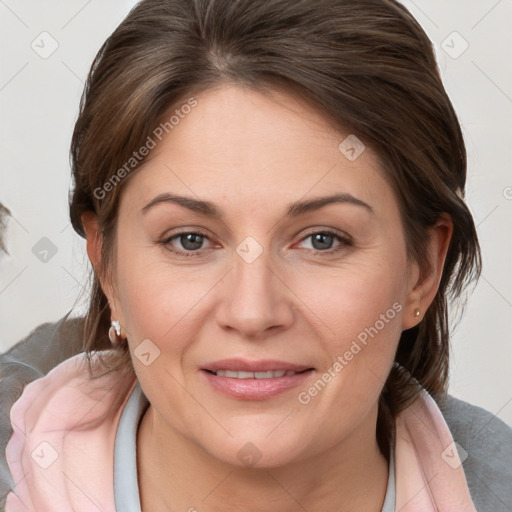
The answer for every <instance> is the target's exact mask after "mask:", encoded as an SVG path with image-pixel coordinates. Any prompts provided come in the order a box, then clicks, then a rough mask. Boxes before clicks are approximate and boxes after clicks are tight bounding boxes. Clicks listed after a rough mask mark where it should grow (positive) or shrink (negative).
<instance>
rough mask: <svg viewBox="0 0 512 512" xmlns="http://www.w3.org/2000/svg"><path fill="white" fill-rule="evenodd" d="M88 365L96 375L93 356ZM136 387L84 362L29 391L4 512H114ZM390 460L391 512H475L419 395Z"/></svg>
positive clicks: (13, 444)
mask: <svg viewBox="0 0 512 512" xmlns="http://www.w3.org/2000/svg"><path fill="white" fill-rule="evenodd" d="M92 362H93V371H96V369H99V368H100V367H101V365H102V363H101V360H100V359H99V357H98V353H94V354H93V357H92ZM135 384H136V381H135V379H134V378H133V377H131V376H128V377H124V378H123V377H121V378H120V377H119V375H118V374H117V373H111V374H108V375H106V376H103V377H100V378H99V379H96V380H91V379H90V378H89V374H88V370H87V365H86V359H85V357H84V354H78V355H76V356H73V357H71V358H70V359H67V360H66V361H64V362H62V363H61V364H59V365H58V366H57V367H55V368H54V369H53V370H52V371H50V372H49V373H48V375H46V376H45V377H42V378H40V379H37V380H35V381H33V382H31V383H30V384H28V385H27V386H26V387H25V389H24V391H23V394H22V395H21V397H20V398H19V399H18V400H17V401H16V402H15V404H14V405H13V407H12V408H11V412H10V418H11V424H12V427H13V435H12V437H11V439H10V440H9V442H8V444H7V448H6V457H7V462H8V464H9V467H10V470H11V473H12V476H13V478H14V481H15V482H16V488H15V489H14V491H11V492H10V493H9V495H8V496H7V500H6V507H5V511H6V512H64V511H66V512H67V511H70V510H73V511H76V512H97V511H98V510H101V511H103V512H115V510H116V508H115V504H114V471H113V461H114V442H115V437H116V431H117V426H118V424H119V419H120V416H121V413H122V411H123V408H124V406H125V404H126V401H127V399H128V397H129V396H130V393H131V391H132V390H133V388H134V386H135ZM112 406H114V407H112ZM394 457H395V482H396V510H398V511H400V512H434V511H439V512H476V508H475V506H474V504H473V502H472V500H471V497H470V494H469V490H468V486H467V483H466V479H465V476H464V471H463V469H462V466H461V461H460V458H459V454H458V451H457V448H456V445H455V444H454V441H453V438H452V436H451V434H450V431H449V429H448V426H447V424H446V422H445V420H444V418H443V416H442V414H441V412H440V410H439V408H438V407H437V405H436V403H435V402H434V400H433V399H432V397H430V395H428V393H426V392H425V391H423V392H422V393H421V394H420V396H419V398H418V399H417V400H416V401H415V402H414V403H413V404H412V405H411V406H409V407H408V408H407V409H406V410H405V411H403V412H402V413H400V415H399V416H398V418H397V422H396V438H395V452H394Z"/></svg>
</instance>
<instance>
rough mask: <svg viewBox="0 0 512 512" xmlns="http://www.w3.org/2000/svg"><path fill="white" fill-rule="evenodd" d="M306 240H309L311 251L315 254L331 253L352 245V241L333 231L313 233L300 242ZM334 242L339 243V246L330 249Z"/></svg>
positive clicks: (346, 236)
mask: <svg viewBox="0 0 512 512" xmlns="http://www.w3.org/2000/svg"><path fill="white" fill-rule="evenodd" d="M308 239H311V245H312V248H311V250H312V251H313V252H315V253H333V252H336V251H339V250H341V249H344V248H345V247H350V246H352V245H353V241H352V239H351V238H350V237H349V236H348V235H345V234H343V235H342V234H341V233H337V232H334V231H315V232H313V233H310V234H309V235H307V236H306V237H304V238H303V239H302V240H301V242H304V241H305V240H308ZM335 240H337V241H338V242H339V245H337V246H335V247H334V248H332V245H333V243H334V241H335Z"/></svg>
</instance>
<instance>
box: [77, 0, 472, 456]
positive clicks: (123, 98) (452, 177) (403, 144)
mask: <svg viewBox="0 0 512 512" xmlns="http://www.w3.org/2000/svg"><path fill="white" fill-rule="evenodd" d="M227 82H229V83H234V84H238V85H240V86H244V87H250V88H253V89H255V90H258V91H260V92H263V93H264V92H265V91H267V92H268V91H270V90H272V88H277V87H284V88H286V89H288V90H290V91H292V90H293V91H295V92H297V93H298V94H300V96H301V97H302V98H304V100H306V101H308V102H310V103H311V104H313V105H314V106H315V108H317V109H318V111H319V112H321V113H322V114H324V115H325V117H326V118H327V119H329V120H330V121H331V122H332V123H333V125H335V126H337V127H340V128H344V129H345V130H346V129H349V130H350V132H351V133H354V134H356V135H357V137H359V138H360V139H361V140H363V142H364V143H365V144H367V145H371V147H372V148H373V149H374V150H375V152H376V154H377V155H378V156H379V160H380V163H381V166H382V169H383V170H384V171H385V175H386V177H387V179H389V182H390V184H391V185H392V187H393V188H394V191H395V194H396V197H397V200H398V202H399V205H400V209H401V215H402V222H403V227H404V232H405V237H406V242H407V247H408V254H409V257H411V258H413V259H414V260H415V261H417V262H418V263H419V265H420V268H421V269H422V270H423V271H427V270H428V261H427V260H426V254H427V251H426V244H427V229H428V228H429V227H430V226H433V225H434V224H435V222H436V220H437V219H438V218H439V216H440V214H441V213H443V212H446V213H448V214H449V215H450V216H451V219H452V222H453V226H454V230H453V236H452V239H451V242H450V246H449V249H448V254H447V258H446V263H445V266H444V270H443V275H442V279H441V282H440V286H439V291H438V293H437V296H436V298H435V299H434V301H433V303H432V304H431V306H430V307H429V309H428V311H427V312H426V314H425V316H424V318H423V320H422V321H421V323H420V324H419V325H418V326H416V327H414V328H412V329H409V330H407V331H404V332H403V333H402V336H401V339H400V342H399V347H398V351H397V354H396V364H395V365H394V366H393V369H392V371H391V373H390V375H389V377H388V379H387V382H386V384H385V386H384V389H383V392H382V394H381V397H380V401H379V417H378V427H377V438H378V441H379V445H380V447H381V450H382V451H383V453H384V454H385V455H386V456H388V449H389V440H390V435H391V433H392V425H393V418H394V417H395V416H396V414H397V413H398V412H400V411H401V410H403V409H404V408H405V407H406V406H407V405H408V404H409V403H411V402H412V400H413V399H414V398H415V397H416V395H417V393H418V386H417V383H419V384H420V385H421V386H422V387H423V388H425V389H426V390H427V391H428V392H429V393H431V394H432V395H433V396H434V397H438V396H440V394H441V393H443V392H445V391H446V389H447V381H448V363H449V323H448V305H449V303H451V302H452V301H454V300H455V299H457V298H459V297H460V296H461V294H462V292H463V291H464V289H465V288H466V286H467V285H468V284H469V283H470V282H471V281H472V280H473V279H474V278H478V276H479V274H480V271H481V256H480V249H479V244H478V239H477V234H476V229H475V225H474V222H473V219H472V216H471V213H470V211H469V210H468V208H467V206H466V204H465V202H464V187H465V181H466V151H465V146H464V141H463V136H462V133H461V129H460V126H459V123H458V120H457V116H456V114H455V112H454V109H453V107H452V104H451V102H450V100H449V98H448V96H447V94H446V92H445V90H444V87H443V84H442V82H441V78H440V75H439V71H438V68H437V64H436V59H435V56H434V52H433V47H432V43H431V42H430V40H429V39H428V37H427V36H426V34H425V32H424V31H423V29H422V28H421V27H420V25H419V24H418V23H417V21H416V20H415V19H414V18H413V17H412V15H411V14H410V13H409V12H408V11H407V10H406V9H405V8H404V7H403V6H402V5H400V4H399V3H398V2H395V1H393V0H357V1H356V0H265V1H260V2H254V1H252V0H237V1H233V0H144V1H142V2H140V3H139V4H138V5H137V6H136V7H135V8H134V9H133V10H132V11H131V12H130V14H129V15H128V16H127V18H126V19H125V20H124V21H123V22H122V23H121V25H120V26H119V27H118V28H117V29H116V30H115V31H114V33H113V34H112V35H111V36H110V37H109V38H108V39H107V41H106V42H105V43H104V44H103V46H102V47H101V49H100V51H99V52H98V55H97V56H96V58H95V60H94V62H93V65H92V68H91V71H90V73H89V76H88V79H87V83H86V86H85V90H84V94H83V96H82V100H81V104H80V114H79V117H78V120H77V123H76V126H75V131H74V134H73V140H72V147H71V155H72V168H73V177H74V184H75V187H74V191H73V194H72V198H71V204H70V213H71V222H72V224H73V227H74V229H75V230H76V231H77V232H78V233H79V234H80V235H81V236H85V234H84V230H83V226H82V224H81V221H80V216H81V214H82V213H83V212H85V211H93V212H95V213H96V214H97V216H98V220H99V225H100V228H101V232H102V235H103V237H104V244H103V266H102V269H101V270H100V271H101V272H107V271H108V268H109V266H110V262H111V258H112V254H113V248H114V245H115V226H116V215H117V208H118V203H119V197H120V194H121V191H122V189H123V185H124V183H125V182H126V180H127V179H129V176H127V177H124V179H123V180H120V182H119V183H116V184H115V186H113V187H110V189H111V190H110V191H109V193H108V194H98V192H97V191H98V190H102V187H104V184H105V183H107V182H108V181H109V180H111V179H112V176H113V175H114V174H115V173H116V171H118V169H120V168H122V167H123V165H125V164H126V162H127V161H129V159H130V158H131V157H132V155H133V152H134V151H136V150H137V149H138V148H140V147H142V146H143V145H144V144H145V143H146V141H147V140H148V139H147V138H148V136H150V135H151V134H152V133H153V131H154V129H155V128H156V127H157V126H159V125H160V123H161V122H162V120H163V119H166V116H167V118H168V117H169V115H170V114H169V112H170V111H172V110H173V109H175V108H177V107H178V106H179V105H180V103H185V102H186V99H187V98H189V99H190V98H191V97H193V96H194V95H197V94H199V93H200V92H201V91H203V90H206V89H210V88H213V87H216V86H219V85H221V84H223V83H227ZM125 169H126V168H125ZM134 172H136V169H135V170H134V171H133V172H131V173H130V175H132V174H133V173H134ZM123 176H124V174H123ZM95 191H96V193H95ZM99 196H103V197H99ZM109 323H110V311H109V307H108V302H107V300H106V297H105V295H104V294H103V292H102V290H101V287H100V284H99V280H98V278H97V277H96V276H94V277H93V289H92V294H91V298H90V306H89V312H88V315H87V318H86V337H85V344H84V349H85V351H87V352H88V351H91V350H97V349H102V348H106V347H108V346H109V342H108V339H107V337H106V333H107V329H108V326H109ZM109 368H110V371H112V370H114V369H120V368H123V369H125V370H127V371H133V368H132V367H131V361H130V357H129V353H128V349H127V347H126V345H125V346H124V347H123V348H121V349H120V350H119V352H118V354H117V355H116V357H115V358H114V359H113V360H111V361H110V362H109Z"/></svg>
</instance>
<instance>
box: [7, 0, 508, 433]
mask: <svg viewBox="0 0 512 512" xmlns="http://www.w3.org/2000/svg"><path fill="white" fill-rule="evenodd" d="M134 4H135V2H134V1H133V0H132V1H129V0H109V1H105V0H89V1H87V0H67V1H63V0H60V1H57V0H45V1H41V0H0V38H1V40H0V41H1V42H0V63H1V64H0V65H1V69H0V127H1V128H0V129H1V134H0V135H1V143H2V151H1V152H0V202H3V203H4V204H5V205H6V206H7V207H8V208H9V209H10V210H11V212H12V214H13V216H12V218H11V219H10V221H9V225H8V236H7V246H8V249H9V252H10V255H9V256H6V257H4V258H3V259H2V261H0V350H1V351H4V350H6V349H7V348H9V347H10V346H11V345H13V344H14V343H15V342H16V341H17V340H19V339H20V338H22V337H23V336H25V335H26V334H27V333H28V332H29V331H30V330H31V329H33V328H34V327H36V326H37V325H38V324H40V323H43V322H47V321H55V320H57V319H59V318H60V317H62V315H64V314H65V313H66V312H67V311H68V310H69V309H71V308H72V307H75V313H76V314H79V313H81V312H83V311H84V306H85V303H86V296H85V295H83V294H82V297H81V298H80V299H79V294H80V293H81V292H83V291H84V286H85V283H86V277H87V268H88V267H87V264H86V262H87V259H86V256H85V251H84V248H85V243H84V241H83V240H82V239H81V238H79V237H78V235H76V234H75V233H74V231H73V230H72V228H71V226H70V224H69V220H68V211H67V195H68V190H69V186H70V179H69V175H70V171H69V161H68V150H69V143H70V138H71V133H72V129H73V125H74V121H75V119H76V114H77V110H78V102H79V98H80V94H81V91H82V88H83V81H84V79H85V77H86V74H87V72H88V70H89V67H90V64H91V62H92V60H93V57H94V56H95V54H96V52H97V50H98V49H99V47H100V45H101V44H102V43H103V41H104V40H105V39H106V37H107V36H108V35H109V34H110V33H111V32H112V31H113V30H114V28H115V27H116V26H117V25H118V24H119V23H120V21H121V20H122V19H123V17H124V16H125V15H126V14H127V13H128V11H129V9H130V8H131V7H132V6H133V5H134ZM404 4H405V5H406V6H407V7H408V8H409V9H410V10H411V12H412V13H413V14H414V15H415V16H416V18H417V19H418V21H419V22H420V23H421V24H422V26H423V27H424V28H425V30H426V32H427V33H428V35H429V36H430V38H431V39H432V41H433V42H434V43H435V46H436V53H437V55H438V61H439V66H440V69H441V72H442V76H443V80H444V83H445V86H446V88H447V91H448V94H449V95H450V97H451V99H452V101H453V103H454V106H455V109H456V111H457V112H458V115H459V119H460V121H461V124H462V127H463V130H464V134H465V138H466V144H467V150H468V156H469V180H468V187H467V199H468V203H469V205H470V208H471V211H472V212H473V214H474V217H475V220H476V223H477V225H478V233H479V236H480V240H481V244H482V250H483V263H484V270H483V276H482V278H481V280H480V282H479V285H478V286H477V287H476V288H475V289H474V291H473V292H472V293H471V294H470V296H469V301H468V306H467V309H466V312H465V315H464V317H463V319H462V321H461V323H460V324H459V325H458V327H457V328H456V330H455V332H454V334H453V345H452V346H453V359H452V372H451V384H450V391H451V393H452V394H453V395H455V396H456V397H458V398H462V399H464V400H467V401H470V402H472V403H474V404H478V405H481V406H483V407H485V408H486V409H488V410H489V411H491V412H493V413H494V414H496V415H498V416H499V417H500V418H501V419H503V420H504V421H506V422H507V423H508V424H510V425H512V371H511V362H510V361H511V359H512V345H511V343H510V340H511V335H510V332H511V328H512V322H511V317H512V269H511V264H512V258H511V252H512V241H511V239H512V171H511V161H512V135H511V133H512V130H511V128H510V120H511V115H512V65H511V50H510V49H511V48H512V30H510V27H511V26H512V0H500V1H497V0H471V1H469V0H448V1H447V0H444V1H442V0H428V1H427V0H416V1H414V2H413V1H410V0H409V1H404ZM43 32H47V33H48V34H50V35H48V34H43V35H41V33H43ZM454 32H456V33H455V34H454ZM57 44H58V47H57V48H56V50H55V51H54V53H52V54H51V55H50V56H47V55H44V52H49V51H50V50H52V45H57ZM466 45H468V48H467V49H466V50H465V51H463V50H464V49H465V47H466ZM33 47H34V48H35V49H37V51H38V52H39V54H38V53H36V51H35V49H33ZM40 54H43V56H44V57H47V58H42V57H41V55H40ZM113 122H115V121H113ZM391 143H392V141H391ZM43 237H46V238H48V239H49V240H50V241H51V244H49V242H48V241H43V242H41V241H40V240H41V239H42V238H43ZM37 244H39V245H37ZM53 246H54V248H55V249H54V250H56V251H57V252H56V253H55V254H54V255H53V254H52V252H51V247H53ZM34 247H35V249H34V250H33V248H34ZM48 249H50V252H48V254H45V253H44V252H41V251H43V250H48ZM34 252H35V253H36V254H34ZM45 257H46V260H47V261H46V262H45V261H41V259H44V258H45Z"/></svg>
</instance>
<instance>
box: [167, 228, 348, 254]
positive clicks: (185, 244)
mask: <svg viewBox="0 0 512 512" xmlns="http://www.w3.org/2000/svg"><path fill="white" fill-rule="evenodd" d="M308 239H311V245H312V247H311V248H307V249H308V250H310V251H312V252H313V253H314V254H332V253H334V252H336V251H339V250H342V249H344V248H346V247H350V246H352V245H353V241H352V239H351V237H350V236H349V235H346V234H341V233H337V232H335V231H329V230H324V231H315V232H312V233H310V234H308V235H307V236H305V237H304V238H302V240H301V241H300V242H299V243H304V242H305V241H306V240H308ZM205 240H208V241H210V239H209V237H208V236H206V235H204V234H202V233H198V232H194V231H183V232H181V233H176V234H174V235H172V236H171V237H168V238H166V239H164V240H162V241H161V242H160V244H161V245H163V246H164V247H166V249H168V250H169V251H171V252H173V253H174V254H177V255H178V256H185V257H189V256H202V255H203V254H204V251H205V249H208V248H211V247H207V248H205V247H203V243H204V242H205ZM335 241H338V245H337V246H335V247H334V248H333V247H332V245H333V243H334V242H335ZM175 244H179V245H180V246H181V248H180V247H178V248H177V249H176V248H174V247H173V246H175Z"/></svg>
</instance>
